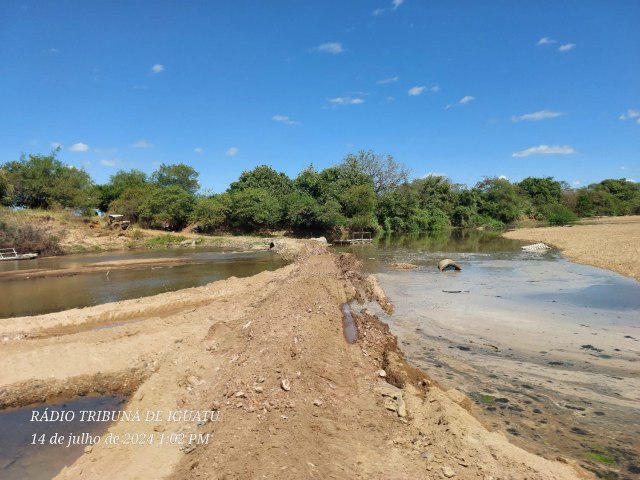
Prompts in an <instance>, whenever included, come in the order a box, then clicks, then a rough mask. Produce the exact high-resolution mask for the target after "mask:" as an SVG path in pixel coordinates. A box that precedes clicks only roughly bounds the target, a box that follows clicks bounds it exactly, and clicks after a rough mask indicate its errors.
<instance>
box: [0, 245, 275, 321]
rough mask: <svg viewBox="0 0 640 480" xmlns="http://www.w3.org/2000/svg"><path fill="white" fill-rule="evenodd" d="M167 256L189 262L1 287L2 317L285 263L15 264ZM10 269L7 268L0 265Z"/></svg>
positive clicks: (217, 254) (210, 256)
mask: <svg viewBox="0 0 640 480" xmlns="http://www.w3.org/2000/svg"><path fill="white" fill-rule="evenodd" d="M161 257H162V258H166V257H174V258H175V257H180V258H188V259H189V261H190V262H192V263H188V264H186V265H175V266H165V267H157V266H150V267H148V268H145V269H142V270H113V271H110V272H109V274H108V275H107V274H105V273H97V274H82V275H75V276H69V277H56V278H37V279H30V280H10V281H2V282H0V289H1V290H2V298H1V301H0V318H8V317H15V316H21V315H37V314H43V313H50V312H57V311H61V310H66V309H69V308H77V307H86V306H91V305H98V304H102V303H109V302H115V301H119V300H126V299H130V298H139V297H144V296H149V295H155V294H158V293H163V292H170V291H174V290H179V289H182V288H189V287H195V286H200V285H205V284H207V283H210V282H214V281H217V280H221V279H225V278H229V277H232V276H234V277H248V276H251V275H255V274H256V273H259V272H261V271H263V270H275V269H277V268H280V267H282V266H284V265H285V264H286V262H284V261H283V260H282V259H281V258H280V257H279V256H278V255H276V254H275V253H272V252H265V251H259V252H246V253H239V252H224V251H220V250H219V249H218V250H211V249H189V250H162V251H143V252H127V253H120V254H114V253H108V254H91V255H69V256H65V257H57V258H43V259H38V260H35V261H23V262H22V263H21V262H7V263H16V264H18V265H17V267H18V268H19V269H20V270H24V269H28V268H52V269H55V268H69V267H77V266H78V265H86V264H90V263H97V262H106V261H110V262H111V261H120V260H134V259H135V260H142V259H154V258H161ZM2 267H3V270H8V269H9V267H10V266H9V265H3V266H2Z"/></svg>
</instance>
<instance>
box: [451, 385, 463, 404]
mask: <svg viewBox="0 0 640 480" xmlns="http://www.w3.org/2000/svg"><path fill="white" fill-rule="evenodd" d="M447 396H448V397H449V398H450V399H451V400H453V401H454V402H455V403H457V404H458V405H462V404H463V403H464V402H465V400H466V399H467V396H466V395H465V394H464V393H462V392H461V391H460V390H456V389H455V388H451V389H449V390H447Z"/></svg>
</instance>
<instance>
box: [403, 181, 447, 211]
mask: <svg viewBox="0 0 640 480" xmlns="http://www.w3.org/2000/svg"><path fill="white" fill-rule="evenodd" d="M411 186H412V188H413V189H414V190H415V191H416V192H417V193H418V197H419V199H420V207H421V208H424V209H429V208H437V209H439V210H441V211H443V212H445V213H449V214H450V213H451V212H452V211H453V207H454V206H455V202H456V193H455V191H454V187H453V184H452V183H451V180H449V179H448V178H447V177H445V176H442V175H429V176H427V177H425V178H420V179H417V180H414V181H413V182H412V183H411Z"/></svg>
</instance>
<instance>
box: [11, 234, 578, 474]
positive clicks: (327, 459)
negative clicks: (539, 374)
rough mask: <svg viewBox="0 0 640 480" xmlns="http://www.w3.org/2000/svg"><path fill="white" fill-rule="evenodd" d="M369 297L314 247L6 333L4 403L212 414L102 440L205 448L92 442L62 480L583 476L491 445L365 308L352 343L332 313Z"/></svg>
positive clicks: (457, 400)
mask: <svg viewBox="0 0 640 480" xmlns="http://www.w3.org/2000/svg"><path fill="white" fill-rule="evenodd" d="M376 297H377V299H378V301H380V302H381V303H382V304H383V305H384V304H385V302H386V300H385V298H384V293H383V292H382V291H381V290H380V289H379V286H377V284H376V283H375V282H371V281H367V279H363V278H362V277H361V275H360V273H359V266H358V264H357V262H356V261H355V259H354V258H353V257H351V256H348V255H343V256H340V257H336V256H335V255H332V254H330V253H328V252H327V251H326V249H324V248H323V247H321V246H319V245H313V244H310V245H309V246H307V247H304V248H303V249H302V252H301V253H300V254H299V256H298V260H297V261H296V262H295V263H294V264H291V265H289V266H287V267H284V268H281V269H279V270H277V271H274V272H263V273H260V274H258V275H256V276H254V277H250V278H244V279H235V278H232V279H228V280H224V281H220V282H215V283H212V284H209V285H207V286H203V287H198V288H193V289H187V290H182V291H178V292H173V293H168V294H163V295H158V296H155V297H149V298H142V299H137V300H129V301H124V302H118V303H116V304H111V305H101V306H97V307H91V308H86V309H80V310H72V311H69V312H61V313H54V314H49V315H43V316H39V317H29V318H25V319H12V320H10V321H8V322H6V323H4V322H3V324H2V326H0V335H2V336H3V337H4V341H3V342H2V343H1V344H0V359H1V360H2V363H3V369H2V371H1V373H0V401H1V404H2V405H5V406H7V405H20V404H25V403H29V402H34V401H44V400H45V399H47V400H50V399H52V398H54V397H66V398H68V397H70V396H72V395H74V394H79V393H84V394H91V393H110V392H113V391H117V392H120V391H124V392H131V393H132V395H131V397H130V400H129V402H128V404H127V405H125V406H123V410H128V411H132V410H138V411H140V412H146V411H162V412H168V411H176V410H179V411H185V410H186V411H211V410H214V411H216V412H218V413H219V420H218V421H216V422H206V421H201V422H195V421H186V422H177V421H173V422H171V421H167V420H158V421H153V422H144V421H143V422H117V423H115V424H113V425H112V426H111V427H110V429H109V433H113V434H114V435H120V438H122V436H123V435H125V434H126V433H137V434H140V433H145V434H147V435H156V436H158V435H160V434H164V435H165V436H169V435H170V434H172V433H175V434H178V435H182V434H184V435H189V434H192V433H193V434H198V435H207V434H209V437H208V441H207V442H199V443H198V442H195V443H192V444H191V445H185V444H180V443H175V444H169V443H165V444H163V445H159V444H158V443H157V442H156V443H155V444H154V445H123V444H115V445H105V444H103V443H100V444H98V445H96V446H94V447H93V448H87V449H86V453H85V454H84V455H83V456H81V457H80V458H79V459H78V460H77V461H76V462H75V463H74V464H73V465H71V466H69V467H67V468H65V469H64V470H63V471H62V472H61V473H60V474H59V475H58V477H57V478H58V479H79V478H80V479H103V478H122V479H132V478H143V477H144V478H175V479H188V478H214V479H216V478H217V479H223V478H224V479H250V478H279V479H288V478H291V479H299V478H318V479H328V478H336V479H349V478H372V479H382V478H384V479H387V478H389V479H408V478H426V479H429V478H433V479H440V478H452V477H453V478H461V479H493V478H495V479H497V478H514V479H521V478H522V479H523V478H528V479H540V480H543V479H544V480H548V479H573V478H590V477H589V476H588V474H586V473H584V472H582V471H579V470H575V469H574V468H573V467H572V466H570V465H568V464H565V463H560V462H557V461H549V460H546V459H543V458H541V457H538V456H535V455H532V454H530V453H527V452H525V451H524V450H522V449H520V448H517V447H515V446H513V445H511V444H510V443H509V442H508V441H507V440H506V438H505V437H504V436H503V435H501V434H499V433H490V432H488V431H487V430H486V429H485V428H484V427H482V426H481V425H480V423H478V421H477V420H476V419H475V418H474V417H473V416H472V415H471V414H469V413H468V411H467V410H466V409H467V408H469V401H468V400H467V399H466V398H465V397H464V395H462V394H461V393H459V392H456V391H449V392H444V391H442V390H441V389H440V388H439V387H438V386H437V385H435V384H433V383H432V382H431V381H430V379H429V378H427V377H426V376H425V375H424V374H423V373H421V372H420V371H418V370H416V369H414V368H412V367H411V366H410V365H408V364H407V363H406V362H405V360H404V357H403V354H402V352H401V351H400V350H399V349H398V346H397V343H396V339H395V337H394V336H393V335H391V334H390V333H389V330H388V328H387V326H386V325H385V324H384V323H382V322H380V321H379V320H378V319H377V318H376V317H374V316H371V315H370V314H368V313H367V312H366V310H362V311H361V312H360V313H358V312H356V311H354V317H355V322H356V324H357V326H358V339H357V341H356V342H355V343H354V344H348V343H347V342H346V341H345V338H344V336H343V327H342V321H343V319H342V312H341V309H340V305H341V304H343V303H345V302H349V301H351V300H353V299H360V300H361V301H364V300H365V299H369V300H370V299H373V298H376ZM354 305H357V304H354ZM360 308H361V307H358V308H356V309H355V310H357V309H360ZM97 326H99V327H101V329H96V328H93V327H97ZM107 326H108V327H109V328H104V327H107ZM89 327H92V328H89ZM105 435H106V434H105ZM176 438H177V437H176ZM199 438H203V437H199Z"/></svg>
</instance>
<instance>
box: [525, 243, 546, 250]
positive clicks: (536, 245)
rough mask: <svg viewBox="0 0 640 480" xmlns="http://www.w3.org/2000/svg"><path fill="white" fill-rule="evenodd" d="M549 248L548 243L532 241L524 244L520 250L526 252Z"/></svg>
mask: <svg viewBox="0 0 640 480" xmlns="http://www.w3.org/2000/svg"><path fill="white" fill-rule="evenodd" d="M549 248H551V247H550V246H549V245H546V244H544V243H542V242H541V243H534V244H531V245H525V246H524V247H522V250H524V251H526V252H535V251H537V250H548V249H549Z"/></svg>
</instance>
